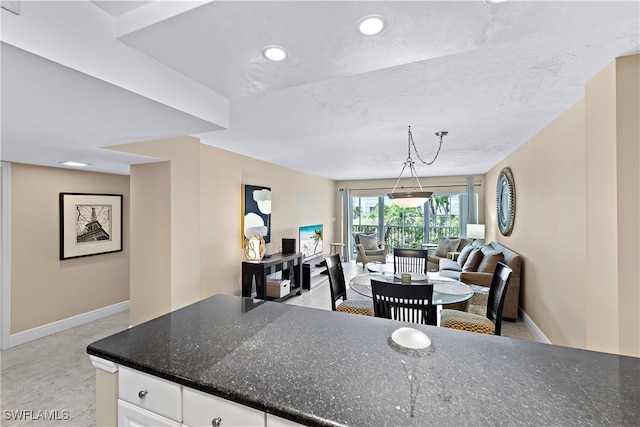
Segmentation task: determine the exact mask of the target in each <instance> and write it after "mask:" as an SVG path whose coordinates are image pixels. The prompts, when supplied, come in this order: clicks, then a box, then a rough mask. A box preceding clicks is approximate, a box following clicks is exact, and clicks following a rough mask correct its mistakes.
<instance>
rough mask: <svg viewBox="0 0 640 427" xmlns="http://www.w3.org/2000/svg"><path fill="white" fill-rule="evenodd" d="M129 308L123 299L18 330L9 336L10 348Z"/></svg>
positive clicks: (127, 302)
mask: <svg viewBox="0 0 640 427" xmlns="http://www.w3.org/2000/svg"><path fill="white" fill-rule="evenodd" d="M128 309H129V301H122V302H119V303H116V304H113V305H109V306H107V307H102V308H98V309H96V310H92V311H88V312H86V313H82V314H78V315H75V316H71V317H67V318H66V319H62V320H58V321H55V322H51V323H47V324H46V325H42V326H37V327H35V328H33V329H28V330H26V331H22V332H18V333H16V334H12V335H11V336H10V337H9V347H8V348H10V347H15V346H17V345H20V344H25V343H28V342H29V341H33V340H37V339H38V338H44V337H46V336H47V335H52V334H55V333H58V332H62V331H64V330H67V329H70V328H73V327H76V326H80V325H83V324H85V323H88V322H92V321H94V320H98V319H102V318H103V317H107V316H111V315H112V314H116V313H120V312H121V311H125V310H128Z"/></svg>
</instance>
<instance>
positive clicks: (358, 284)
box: [349, 269, 474, 305]
mask: <svg viewBox="0 0 640 427" xmlns="http://www.w3.org/2000/svg"><path fill="white" fill-rule="evenodd" d="M410 274H411V283H410V284H403V283H402V276H401V273H394V272H393V271H390V270H388V269H383V270H381V271H379V272H375V273H365V274H360V275H358V276H355V277H353V278H352V279H351V280H350V281H349V287H350V288H351V289H352V290H353V291H354V292H356V293H358V294H360V295H363V296H365V297H369V298H373V293H372V291H371V279H374V280H379V281H382V282H387V283H396V284H398V286H411V285H412V284H416V285H424V284H433V304H434V305H448V304H456V303H460V302H464V301H467V300H469V299H470V298H471V297H472V296H473V294H474V291H473V289H472V288H471V286H469V285H467V284H466V283H462V282H460V281H459V280H456V279H452V278H449V277H444V276H440V275H439V274H438V273H436V272H433V273H426V274H425V273H410Z"/></svg>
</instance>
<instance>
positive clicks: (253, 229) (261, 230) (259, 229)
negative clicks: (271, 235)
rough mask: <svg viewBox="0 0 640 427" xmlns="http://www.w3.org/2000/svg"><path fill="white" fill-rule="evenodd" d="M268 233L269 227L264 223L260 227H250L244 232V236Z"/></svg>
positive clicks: (249, 236)
mask: <svg viewBox="0 0 640 427" xmlns="http://www.w3.org/2000/svg"><path fill="white" fill-rule="evenodd" d="M266 234H267V227H266V226H264V225H263V226H260V227H248V228H247V229H246V230H245V232H244V236H245V237H247V238H251V237H255V236H264V235H266Z"/></svg>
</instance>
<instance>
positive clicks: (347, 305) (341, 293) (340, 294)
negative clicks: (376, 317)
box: [325, 254, 373, 316]
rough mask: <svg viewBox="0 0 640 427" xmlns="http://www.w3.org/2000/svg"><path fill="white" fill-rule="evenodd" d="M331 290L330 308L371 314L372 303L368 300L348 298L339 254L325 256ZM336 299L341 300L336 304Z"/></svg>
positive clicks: (366, 314) (345, 311)
mask: <svg viewBox="0 0 640 427" xmlns="http://www.w3.org/2000/svg"><path fill="white" fill-rule="evenodd" d="M325 261H326V263H327V271H328V276H329V289H330V291H331V310H333V311H341V312H343V313H352V314H362V315H365V316H373V304H372V303H371V301H369V300H348V299H347V285H346V283H345V280H344V270H343V269H342V260H341V259H340V254H333V255H329V256H328V257H326V258H325ZM338 300H342V302H341V303H340V304H339V305H336V302H337V301H338Z"/></svg>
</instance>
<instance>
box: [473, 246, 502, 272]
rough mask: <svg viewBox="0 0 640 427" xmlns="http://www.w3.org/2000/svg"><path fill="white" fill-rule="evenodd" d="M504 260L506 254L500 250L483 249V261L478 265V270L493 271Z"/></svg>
mask: <svg viewBox="0 0 640 427" xmlns="http://www.w3.org/2000/svg"><path fill="white" fill-rule="evenodd" d="M499 262H504V255H503V254H502V252H498V251H493V250H491V251H489V250H487V251H484V250H483V251H482V261H481V262H480V265H479V266H478V271H479V272H482V273H492V274H493V272H494V271H495V270H496V265H498V263H499Z"/></svg>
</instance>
